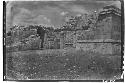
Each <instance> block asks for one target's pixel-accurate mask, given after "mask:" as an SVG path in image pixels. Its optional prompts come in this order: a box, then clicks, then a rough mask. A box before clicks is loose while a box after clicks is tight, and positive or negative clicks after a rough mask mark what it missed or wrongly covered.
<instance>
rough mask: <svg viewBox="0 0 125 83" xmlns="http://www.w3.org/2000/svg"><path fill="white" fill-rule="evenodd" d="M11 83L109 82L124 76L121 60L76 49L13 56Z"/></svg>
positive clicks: (10, 57)
mask: <svg viewBox="0 0 125 83" xmlns="http://www.w3.org/2000/svg"><path fill="white" fill-rule="evenodd" d="M6 56H7V76H6V78H7V79H8V80H29V79H33V80H49V79H50V80H55V79H56V80H74V79H78V80H96V79H98V80H99V79H101V80H109V79H118V78H120V75H121V70H120V67H121V56H117V55H115V56H113V55H103V54H99V53H94V52H89V51H88V52H87V51H86V52H84V51H82V50H75V49H65V50H64V49H53V50H29V51H20V52H9V53H7V54H6Z"/></svg>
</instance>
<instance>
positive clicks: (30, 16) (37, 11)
mask: <svg viewBox="0 0 125 83" xmlns="http://www.w3.org/2000/svg"><path fill="white" fill-rule="evenodd" d="M110 4H114V5H116V6H117V7H119V8H120V5H121V4H120V2H119V1H110V0H105V1H102V0H101V1H100V0H98V1H96V0H91V1H90V0H88V1H87V0H86V1H85V0H82V1H80V0H73V1H62V0H61V1H10V2H7V7H6V8H7V12H6V14H7V15H6V18H7V22H6V24H7V28H6V29H7V31H8V30H9V28H10V27H11V26H13V25H29V24H41V25H46V26H55V27H59V26H60V25H62V24H64V19H65V17H66V16H71V15H77V14H84V13H90V12H92V11H96V10H98V9H100V8H102V7H104V6H106V5H110Z"/></svg>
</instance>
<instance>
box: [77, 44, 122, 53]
mask: <svg viewBox="0 0 125 83" xmlns="http://www.w3.org/2000/svg"><path fill="white" fill-rule="evenodd" d="M76 49H82V50H83V51H92V52H96V53H101V54H120V53H121V45H120V44H112V43H77V44H76Z"/></svg>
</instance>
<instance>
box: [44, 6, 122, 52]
mask: <svg viewBox="0 0 125 83" xmlns="http://www.w3.org/2000/svg"><path fill="white" fill-rule="evenodd" d="M82 19H85V18H83V17H82V16H79V17H76V18H71V19H69V21H68V22H67V26H68V27H65V26H64V28H63V29H61V30H60V31H55V32H50V33H51V37H47V34H46V37H45V43H46V44H45V48H46V49H50V48H52V49H59V48H60V49H63V48H66V47H74V48H77V49H80V48H82V49H83V50H85V51H86V50H92V51H96V52H101V53H104V54H106V53H107V54H112V53H114V52H116V50H117V49H119V52H120V48H121V46H120V40H121V11H120V9H118V8H116V7H114V6H106V7H104V8H103V11H101V12H100V13H99V15H98V19H97V21H96V26H95V27H94V29H92V27H90V28H89V26H86V25H87V24H86V23H88V22H86V23H85V21H84V20H82ZM83 21H84V22H83ZM70 27H71V28H70ZM85 27H88V28H87V29H85ZM52 36H53V37H52ZM109 42H111V43H109ZM113 42H114V43H115V42H119V44H115V45H114V44H113ZM47 45H48V47H47Z"/></svg>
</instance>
